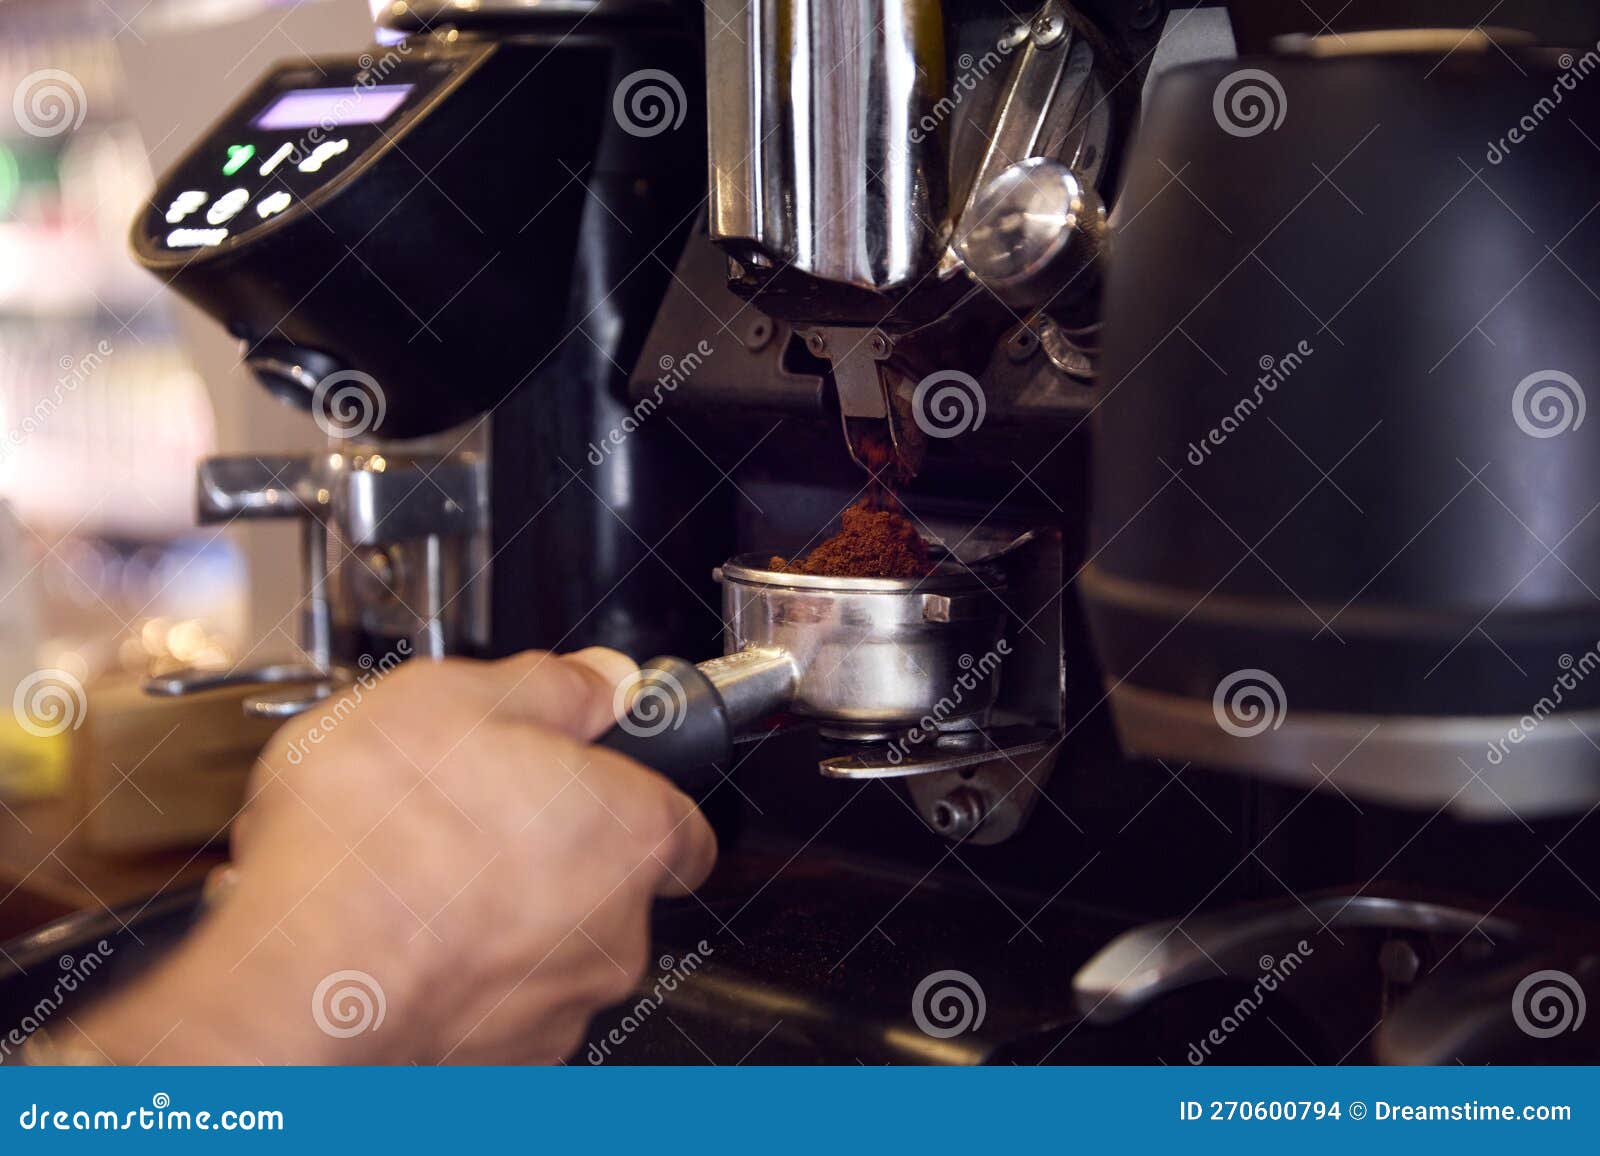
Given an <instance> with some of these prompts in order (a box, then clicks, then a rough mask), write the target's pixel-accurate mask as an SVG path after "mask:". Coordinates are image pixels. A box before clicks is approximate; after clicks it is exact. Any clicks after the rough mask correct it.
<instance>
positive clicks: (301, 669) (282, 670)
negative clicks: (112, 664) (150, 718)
mask: <svg viewBox="0 0 1600 1156" xmlns="http://www.w3.org/2000/svg"><path fill="white" fill-rule="evenodd" d="M327 677H328V671H327V670H326V669H324V668H323V667H320V666H314V665H312V664H311V663H309V662H275V663H269V664H267V665H266V666H245V667H240V668H238V669H235V670H201V669H198V668H197V667H192V666H186V667H184V668H183V669H181V670H174V671H171V672H169V673H167V674H160V675H155V676H152V677H150V678H147V679H145V680H144V682H143V683H141V684H140V685H141V686H142V687H143V689H144V692H145V693H146V694H153V695H156V696H158V697H161V698H180V697H182V696H183V695H186V694H200V693H201V692H202V691H207V690H222V689H223V688H224V687H230V686H255V685H258V684H260V683H287V682H319V681H322V680H324V679H326V678H327Z"/></svg>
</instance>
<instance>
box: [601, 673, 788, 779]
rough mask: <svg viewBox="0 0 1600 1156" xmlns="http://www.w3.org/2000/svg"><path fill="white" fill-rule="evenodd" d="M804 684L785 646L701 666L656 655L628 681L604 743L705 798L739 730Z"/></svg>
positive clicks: (720, 774) (777, 706) (781, 704)
mask: <svg viewBox="0 0 1600 1156" xmlns="http://www.w3.org/2000/svg"><path fill="white" fill-rule="evenodd" d="M799 682H800V668H799V666H798V665H797V664H796V662H795V660H794V656H793V655H791V654H790V653H789V652H788V651H786V650H782V649H780V648H778V647H770V646H752V647H748V648H746V649H744V650H741V651H738V652H737V653H734V654H729V655H724V656H723V657H722V658H713V659H711V660H710V661H708V662H702V663H699V664H698V665H696V664H695V663H692V662H689V661H688V660H687V659H682V658H673V657H671V656H665V655H664V656H662V657H659V658H652V659H650V660H649V661H648V662H645V663H643V664H641V665H640V667H639V673H638V676H637V677H636V678H634V679H631V680H630V681H629V682H628V683H626V684H624V686H623V687H622V690H621V693H625V694H626V695H627V696H628V699H627V702H628V707H627V713H626V714H625V715H624V716H623V718H622V721H621V722H619V723H618V724H617V725H616V726H614V727H612V728H611V730H609V731H607V732H606V733H605V734H604V735H602V736H601V737H600V739H599V741H598V744H597V745H599V746H602V747H608V748H609V749H611V750H614V751H617V752H618V753H619V754H624V755H627V756H628V757H629V758H632V759H636V760H638V761H639V762H641V763H643V764H644V765H645V766H647V767H650V768H652V769H654V770H656V771H659V772H660V773H661V774H663V775H665V776H666V777H667V778H668V779H670V780H671V781H672V783H673V784H674V785H675V786H676V787H677V788H678V789H679V790H681V791H683V793H684V794H686V795H688V796H689V797H690V798H692V799H694V800H695V802H697V803H698V802H700V801H701V800H702V799H704V798H705V797H706V796H707V795H708V794H710V793H711V790H712V788H714V787H716V786H717V785H718V784H719V783H721V782H722V780H723V778H724V777H725V775H724V772H723V771H721V770H720V769H718V766H717V764H718V763H725V762H727V761H728V759H729V758H730V757H731V756H732V754H733V739H734V736H735V735H737V734H738V733H739V732H740V731H742V730H744V729H745V728H746V727H748V726H749V725H750V724H751V723H754V722H758V721H760V720H761V719H763V718H765V717H766V716H767V715H770V714H772V713H773V712H774V711H778V710H782V709H783V708H784V707H785V706H787V705H788V704H789V703H790V702H791V701H792V700H793V698H794V695H795V691H796V688H797V687H798V686H799Z"/></svg>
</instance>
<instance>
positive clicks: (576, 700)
mask: <svg viewBox="0 0 1600 1156" xmlns="http://www.w3.org/2000/svg"><path fill="white" fill-rule="evenodd" d="M637 669H638V667H636V666H635V665H634V662H633V660H632V659H631V658H629V657H628V656H627V655H625V654H622V653H620V652H618V651H615V650H607V649H606V648H604V647H600V646H593V647H590V648H588V649H587V650H580V651H577V652H576V653H574V654H566V655H558V654H552V653H550V652H549V651H545V650H529V651H525V652H524V653H522V654H518V655H513V656H512V657H511V658H506V659H502V660H500V661H499V662H491V663H487V664H485V665H484V667H483V668H482V671H483V676H484V677H485V678H487V679H488V680H489V683H490V689H491V691H492V692H493V693H494V694H495V697H496V700H497V702H498V704H499V705H498V706H497V708H496V709H497V710H498V711H499V712H501V713H503V714H506V715H510V716H513V717H516V718H520V719H524V720H526V721H529V722H536V723H540V724H542V725H544V726H547V727H549V728H551V729H552V730H556V731H559V732H561V733H562V734H565V735H569V736H570V737H572V738H575V739H579V740H582V741H585V742H587V741H588V740H590V739H594V738H598V737H599V736H600V735H602V734H604V733H605V732H606V731H608V730H610V729H611V727H612V725H613V724H614V723H615V722H616V719H617V715H616V711H617V701H618V698H619V695H618V688H619V687H620V686H621V684H622V683H623V681H624V680H625V679H626V678H627V677H628V676H629V675H631V674H632V673H633V672H634V671H636V670H637Z"/></svg>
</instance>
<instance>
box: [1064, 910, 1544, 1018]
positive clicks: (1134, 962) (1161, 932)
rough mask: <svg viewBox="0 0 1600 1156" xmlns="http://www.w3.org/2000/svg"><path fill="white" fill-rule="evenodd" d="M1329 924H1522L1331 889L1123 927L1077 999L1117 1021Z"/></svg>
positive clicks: (1463, 928)
mask: <svg viewBox="0 0 1600 1156" xmlns="http://www.w3.org/2000/svg"><path fill="white" fill-rule="evenodd" d="M1180 923H1181V924H1182V926H1181V928H1180V926H1179V924H1180ZM1325 927H1340V928H1343V927H1358V928H1359V927H1367V928H1393V929H1395V930H1411V931H1423V932H1459V933H1461V934H1463V935H1465V934H1469V933H1470V932H1471V931H1473V930H1474V929H1476V928H1480V927H1481V928H1482V929H1484V931H1485V932H1487V933H1488V934H1490V935H1491V936H1493V937H1494V938H1495V939H1497V940H1498V939H1512V938H1515V936H1516V934H1517V928H1516V925H1515V924H1512V923H1509V922H1507V921H1506V920H1502V919H1492V918H1489V917H1487V916H1480V915H1478V914H1476V913H1475V912H1471V911H1467V910H1464V909H1461V908H1455V907H1444V906H1441V905H1439V904H1436V903H1422V902H1416V901H1412V900H1405V899H1387V898H1383V897H1380V896H1371V895H1324V896H1321V897H1319V898H1314V899H1311V900H1309V901H1307V902H1305V903H1301V902H1299V901H1298V900H1297V901H1295V902H1292V903H1290V902H1284V903H1272V904H1262V905H1258V906H1254V907H1247V908H1243V909H1237V910H1233V911H1221V912H1217V913H1215V914H1212V915H1206V916H1202V917H1200V918H1197V919H1187V920H1180V921H1176V922H1173V921H1168V922H1163V923H1147V924H1145V925H1144V926H1143V927H1136V928H1134V929H1133V930H1132V931H1126V932H1123V934H1121V935H1119V936H1117V937H1116V938H1115V939H1113V940H1112V941H1111V942H1110V943H1108V944H1106V946H1105V947H1103V948H1101V949H1100V950H1099V951H1098V952H1096V953H1095V955H1094V957H1093V958H1092V959H1090V960H1089V962H1088V963H1086V964H1084V965H1083V967H1081V968H1080V969H1079V970H1078V974H1077V975H1075V976H1073V979H1072V991H1073V997H1074V999H1075V1001H1076V1002H1077V1005H1078V1009H1079V1010H1080V1011H1081V1012H1083V1014H1084V1016H1085V1017H1086V1018H1087V1019H1090V1020H1093V1021H1095V1022H1096V1023H1115V1022H1116V1021H1118V1020H1121V1019H1125V1018H1126V1017H1128V1016H1130V1015H1133V1014H1134V1013H1135V1012H1137V1011H1139V1010H1140V1009H1141V1008H1144V1007H1146V1006H1148V1005H1149V1004H1151V1003H1153V1002H1154V1001H1155V1000H1157V999H1159V998H1161V997H1162V996H1165V995H1169V994H1171V993H1172V992H1175V991H1179V990H1181V989H1182V988H1185V987H1188V986H1189V985H1190V984H1194V983H1198V982H1200V981H1201V980H1210V979H1216V978H1217V969H1218V968H1219V967H1220V968H1222V969H1223V971H1224V972H1226V973H1227V974H1229V975H1240V976H1253V975H1256V974H1257V973H1258V972H1259V971H1260V970H1261V964H1260V960H1261V957H1262V956H1273V957H1277V956H1281V955H1282V954H1283V953H1284V952H1285V950H1286V946H1289V945H1293V944H1294V943H1295V942H1297V941H1298V940H1300V939H1301V938H1303V937H1305V936H1308V935H1311V934H1313V933H1315V932H1318V931H1321V930H1322V929H1323V928H1325Z"/></svg>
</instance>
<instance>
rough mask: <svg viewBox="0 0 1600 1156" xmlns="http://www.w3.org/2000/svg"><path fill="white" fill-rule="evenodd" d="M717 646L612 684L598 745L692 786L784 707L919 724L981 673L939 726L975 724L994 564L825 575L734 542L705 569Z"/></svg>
mask: <svg viewBox="0 0 1600 1156" xmlns="http://www.w3.org/2000/svg"><path fill="white" fill-rule="evenodd" d="M713 576H714V577H715V578H716V579H717V581H718V582H720V583H721V585H722V610H723V624H724V630H723V646H724V650H725V653H724V655H723V657H721V658H714V659H711V660H709V661H707V662H701V663H699V664H695V663H691V662H688V661H687V660H685V659H681V658H673V657H660V658H653V659H650V660H649V661H648V662H645V663H644V664H642V666H641V667H640V670H639V674H638V676H637V677H636V678H635V679H633V680H630V681H629V682H628V683H626V684H624V686H623V687H622V688H620V689H619V692H618V693H619V696H622V701H621V702H620V703H619V706H621V707H623V708H625V709H624V710H623V712H622V721H621V722H619V723H618V725H617V726H616V727H615V728H613V729H612V730H611V731H610V732H609V733H607V734H606V735H605V736H604V737H603V738H602V739H601V740H600V745H602V746H606V747H610V748H611V749H613V750H616V751H620V752H622V753H624V754H627V755H629V756H631V757H633V758H635V759H638V760H639V761H640V762H642V763H644V764H646V765H647V766H650V767H653V768H655V769H656V770H658V771H661V772H662V773H663V774H666V775H668V777H670V778H672V779H673V781H674V782H676V783H677V784H678V785H679V786H681V787H683V789H684V790H685V791H687V792H688V793H690V794H691V795H700V794H703V793H704V792H705V791H706V790H707V789H709V787H710V786H712V785H714V784H715V783H717V782H718V781H720V777H721V776H720V775H719V774H718V773H717V772H716V771H715V770H713V769H711V768H712V764H715V763H717V762H721V761H725V760H726V759H728V757H729V756H730V755H731V754H732V751H733V740H734V737H735V736H736V735H737V734H739V733H740V732H741V731H744V730H747V729H749V728H750V727H752V726H753V725H754V724H756V723H758V722H760V721H761V720H762V719H764V718H766V717H768V716H769V715H772V714H774V713H777V712H779V711H789V712H791V713H793V714H795V715H797V716H800V717H801V718H804V719H808V720H813V721H815V722H817V723H818V724H820V727H821V729H822V730H823V731H824V733H826V734H827V735H828V736H829V737H833V738H843V739H860V740H872V739H882V738H885V737H888V736H891V735H893V734H895V733H897V732H898V731H901V730H904V729H906V728H908V727H911V726H913V725H915V724H916V722H917V721H918V720H919V719H921V718H922V717H923V716H924V715H925V714H926V713H927V711H928V708H929V706H930V704H932V703H935V702H938V701H939V700H940V699H941V698H946V697H948V696H949V694H950V692H951V688H952V687H954V686H956V685H957V684H962V685H966V684H970V683H971V682H973V681H974V680H976V681H977V684H978V685H977V687H976V689H975V690H974V691H972V692H970V693H966V694H964V695H963V697H962V705H961V708H960V709H959V710H957V711H955V712H953V713H952V714H951V715H950V716H949V717H947V718H945V719H944V721H943V723H942V724H941V725H942V726H944V727H946V728H948V729H960V728H962V727H963V726H971V725H973V724H974V723H981V722H982V719H983V716H984V715H985V714H986V713H987V711H988V709H989V707H990V706H991V705H992V703H993V702H994V697H995V693H996V691H997V690H998V677H997V672H996V671H995V670H994V669H993V668H992V667H990V666H989V665H988V664H980V663H976V662H975V660H976V659H977V658H978V657H979V656H980V655H982V654H984V653H985V652H987V651H989V650H991V649H992V648H993V647H994V646H995V645H996V644H997V643H998V642H999V640H1000V637H1001V634H1002V632H1003V630H1004V627H1005V617H1006V608H1005V605H1004V602H1003V601H1002V595H1003V593H1004V588H1005V579H1004V574H1003V572H1002V571H1001V569H1000V568H999V567H998V566H996V565H994V564H992V562H988V561H985V562H977V563H963V562H957V561H954V560H947V561H942V562H940V563H939V564H938V565H937V566H936V567H935V569H934V571H933V573H931V574H929V575H928V576H926V577H923V578H833V577H823V576H817V575H811V574H798V573H791V572H789V571H781V570H773V569H771V564H770V556H769V555H764V554H743V555H740V556H738V557H736V558H733V559H731V560H729V561H728V562H726V563H724V564H723V565H722V566H720V567H718V568H717V569H716V570H715V571H713Z"/></svg>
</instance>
